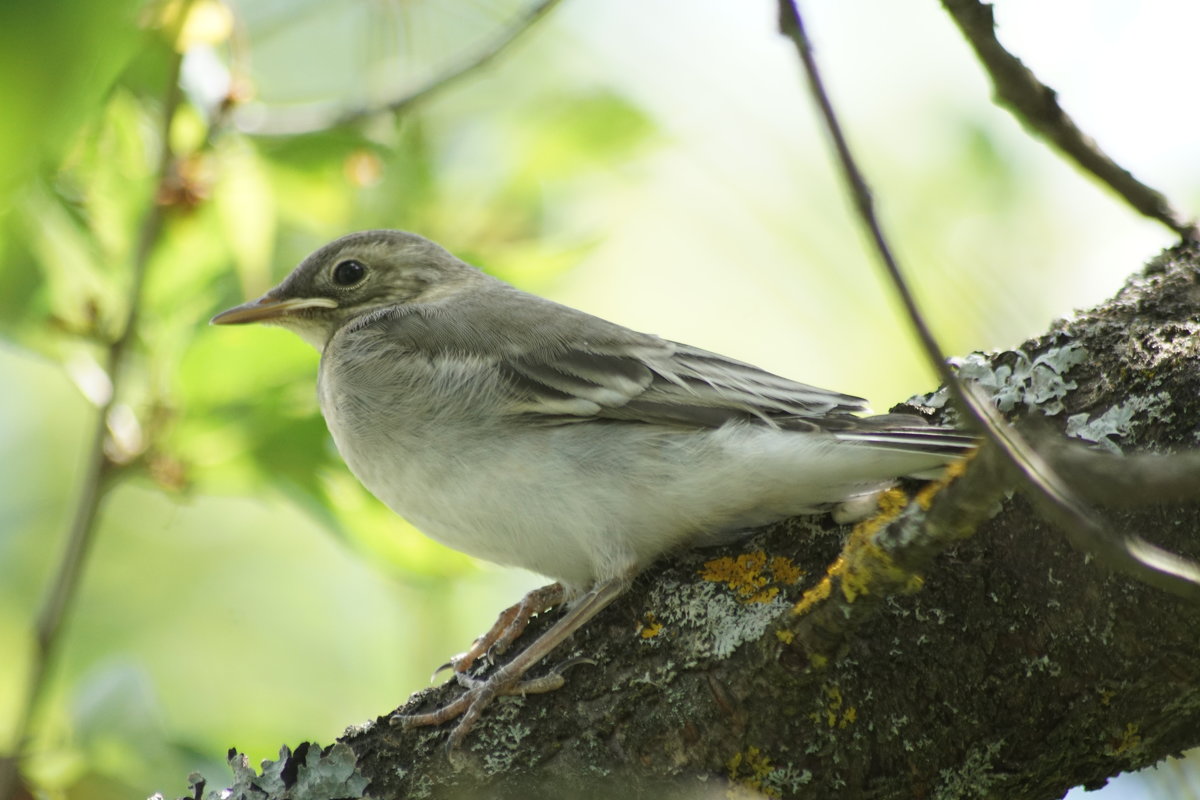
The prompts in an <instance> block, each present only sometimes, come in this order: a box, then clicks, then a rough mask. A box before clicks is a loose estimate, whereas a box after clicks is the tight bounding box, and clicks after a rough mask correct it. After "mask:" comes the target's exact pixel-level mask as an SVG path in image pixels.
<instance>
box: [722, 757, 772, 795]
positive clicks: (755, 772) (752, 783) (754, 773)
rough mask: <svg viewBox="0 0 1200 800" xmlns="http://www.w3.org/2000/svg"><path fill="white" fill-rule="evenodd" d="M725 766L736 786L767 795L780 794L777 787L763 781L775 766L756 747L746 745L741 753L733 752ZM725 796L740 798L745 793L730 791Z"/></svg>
mask: <svg viewBox="0 0 1200 800" xmlns="http://www.w3.org/2000/svg"><path fill="white" fill-rule="evenodd" d="M725 767H726V769H728V770H729V779H730V780H732V781H733V782H734V784H735V785H736V787H741V788H743V789H752V790H753V791H755V792H760V793H761V794H762V795H765V796H767V797H779V796H780V795H779V791H778V790H777V789H775V788H774V787H771V786H768V785H766V783H765V782H764V781H765V779H766V777H767V776H768V775H770V774H771V772H772V770H774V769H775V766H774V765H773V764H772V763H771V759H769V758H767V757H766V756H765V755H763V752H762V751H761V750H759V749H758V748H757V747H747V748H746V749H745V751H743V752H741V753H734V754H733V757H732V758H730V759H729V760H728V761H726V762H725ZM726 796H727V797H730V798H742V797H746V796H747V795H745V794H742V793H735V792H730V793H729V794H728V795H726Z"/></svg>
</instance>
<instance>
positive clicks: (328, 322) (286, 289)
mask: <svg viewBox="0 0 1200 800" xmlns="http://www.w3.org/2000/svg"><path fill="white" fill-rule="evenodd" d="M478 275H479V271H478V270H476V269H475V268H474V267H472V266H470V265H468V264H466V263H464V262H462V261H460V260H459V259H457V258H455V257H454V256H453V255H451V254H450V253H449V252H448V251H446V250H445V248H443V247H441V246H440V245H437V244H435V243H434V242H431V241H429V240H428V239H426V238H424V237H422V236H418V235H416V234H415V233H406V232H404V231H387V230H378V231H361V232H359V233H351V234H349V235H347V236H343V237H342V238H340V239H337V240H335V241H333V242H330V243H329V244H327V245H325V246H324V247H322V248H321V249H320V250H317V251H316V252H314V253H313V254H312V255H310V256H309V257H308V258H306V259H304V261H302V262H300V265H299V266H298V267H296V268H295V269H294V270H292V272H291V273H290V274H289V275H288V276H287V277H286V278H284V279H283V281H282V282H281V283H280V284H279V285H278V286H276V287H275V288H273V289H271V290H270V291H268V292H267V293H266V294H264V295H263V296H262V297H260V298H258V299H257V300H251V301H250V302H248V303H243V304H242V305H240V306H235V307H233V308H230V309H228V310H226V311H222V312H221V313H220V314H217V315H216V316H215V317H213V318H212V324H214V325H237V324H241V323H245V322H265V323H268V324H273V325H280V326H282V327H285V328H288V329H290V330H292V331H294V332H295V333H296V334H298V335H299V336H300V337H302V338H303V339H304V340H305V341H307V342H309V343H310V344H312V345H313V346H314V347H316V348H317V349H318V350H323V349H324V347H325V343H326V342H328V341H329V338H330V337H331V336H333V334H334V332H336V331H337V330H338V329H339V328H341V327H342V326H343V325H345V324H346V323H348V322H350V321H351V320H353V319H355V318H356V317H359V316H361V315H363V314H367V313H370V312H372V311H375V310H378V309H382V308H387V307H390V306H398V305H403V304H405V303H412V302H427V301H430V300H434V299H437V298H438V297H440V296H443V295H444V294H446V293H449V292H453V291H455V290H456V289H457V288H458V287H459V286H460V285H462V284H464V283H465V282H468V281H470V280H471V278H472V277H475V276H478Z"/></svg>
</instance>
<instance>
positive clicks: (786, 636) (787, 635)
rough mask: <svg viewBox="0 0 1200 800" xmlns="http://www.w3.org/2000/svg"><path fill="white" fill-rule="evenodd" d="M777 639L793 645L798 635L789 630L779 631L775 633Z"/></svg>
mask: <svg viewBox="0 0 1200 800" xmlns="http://www.w3.org/2000/svg"><path fill="white" fill-rule="evenodd" d="M775 638H776V639H778V640H779V641H781V642H783V643H784V644H791V643H792V641H793V640H794V639H795V638H796V634H794V633H792V632H791V631H789V630H778V631H775Z"/></svg>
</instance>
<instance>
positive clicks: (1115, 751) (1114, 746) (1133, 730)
mask: <svg viewBox="0 0 1200 800" xmlns="http://www.w3.org/2000/svg"><path fill="white" fill-rule="evenodd" d="M1141 746H1142V732H1141V728H1140V727H1138V725H1137V724H1135V723H1133V722H1130V723H1129V724H1128V725H1126V726H1125V730H1124V731H1123V732H1122V733H1121V736H1120V738H1119V739H1116V740H1111V741H1110V742H1109V746H1108V754H1109V755H1112V756H1120V755H1124V754H1125V753H1127V752H1129V751H1130V750H1136V749H1137V748H1139V747H1141Z"/></svg>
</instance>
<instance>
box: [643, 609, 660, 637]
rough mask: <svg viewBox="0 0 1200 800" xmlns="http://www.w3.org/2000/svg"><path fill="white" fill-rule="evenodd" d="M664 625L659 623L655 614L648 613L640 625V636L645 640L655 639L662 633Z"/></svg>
mask: <svg viewBox="0 0 1200 800" xmlns="http://www.w3.org/2000/svg"><path fill="white" fill-rule="evenodd" d="M662 629H663V624H662V623H661V622H659V621H658V618H657V617H655V616H654V614H653V612H650V611H647V612H646V613H645V614H643V615H642V619H641V621H640V622H639V623H638V636H641V637H642V638H643V639H653V638H654V637H655V636H658V635H659V634H660V633H662Z"/></svg>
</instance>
